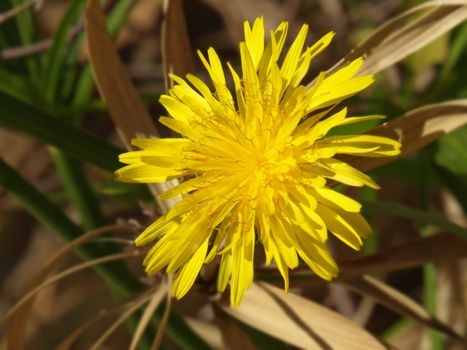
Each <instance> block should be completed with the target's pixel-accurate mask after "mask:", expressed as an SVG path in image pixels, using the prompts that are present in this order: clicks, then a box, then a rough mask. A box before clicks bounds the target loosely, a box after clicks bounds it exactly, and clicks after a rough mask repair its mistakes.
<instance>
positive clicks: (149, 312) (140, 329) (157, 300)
mask: <svg viewBox="0 0 467 350" xmlns="http://www.w3.org/2000/svg"><path fill="white" fill-rule="evenodd" d="M167 291H168V286H167V283H164V282H162V284H161V285H160V287H159V288H158V289H157V291H156V292H155V293H154V294H153V296H152V297H151V299H150V300H149V303H148V305H147V306H146V307H145V309H144V312H143V315H142V316H141V319H140V320H139V322H138V326H137V327H136V329H135V331H134V333H133V337H132V339H131V344H130V348H129V349H130V350H136V349H137V348H138V344H139V342H140V340H141V338H142V337H143V333H144V330H145V329H146V327H147V325H148V324H149V322H151V318H152V317H153V315H154V313H155V312H156V310H157V308H158V306H159V305H160V304H161V302H162V299H163V298H164V296H165V295H166V294H167Z"/></svg>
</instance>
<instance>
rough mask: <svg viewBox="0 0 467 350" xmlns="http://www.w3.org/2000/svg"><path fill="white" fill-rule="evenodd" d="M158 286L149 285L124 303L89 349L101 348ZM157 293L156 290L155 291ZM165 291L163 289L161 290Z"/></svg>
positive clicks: (97, 349) (149, 297)
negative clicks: (122, 307) (119, 313)
mask: <svg viewBox="0 0 467 350" xmlns="http://www.w3.org/2000/svg"><path fill="white" fill-rule="evenodd" d="M158 287H159V286H156V287H151V288H149V289H147V290H146V291H145V292H144V293H143V294H141V295H139V296H138V297H137V298H136V299H135V300H134V301H132V302H129V303H126V304H125V305H126V307H125V308H124V309H123V310H122V312H121V315H120V317H118V318H117V319H116V320H115V321H114V322H113V323H112V324H111V325H110V326H109V327H108V328H107V329H106V330H105V332H104V333H103V334H102V335H101V336H100V337H99V339H97V340H96V341H95V342H94V343H93V345H92V347H91V349H90V350H99V349H102V348H103V345H104V343H105V341H106V340H107V339H108V338H109V337H110V336H111V335H112V334H113V333H114V332H115V331H116V330H117V329H118V327H120V326H121V325H122V324H123V323H124V322H125V321H126V320H127V319H128V318H130V317H131V315H132V314H133V313H134V312H136V310H138V309H139V308H141V307H142V306H143V305H144V304H145V303H146V302H147V301H148V300H150V299H151V298H152V296H153V294H154V293H155V292H156V291H157V290H158V289H159V288H158ZM156 293H157V292H156ZM163 293H165V289H164V290H163Z"/></svg>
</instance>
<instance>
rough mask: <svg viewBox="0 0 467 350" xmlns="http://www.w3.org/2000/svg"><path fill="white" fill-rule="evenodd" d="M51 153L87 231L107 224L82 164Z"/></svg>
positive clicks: (53, 149) (52, 149) (54, 149)
mask: <svg viewBox="0 0 467 350" xmlns="http://www.w3.org/2000/svg"><path fill="white" fill-rule="evenodd" d="M50 153H51V155H52V158H53V160H54V163H55V166H56V168H57V170H58V173H59V175H60V177H61V179H62V181H63V183H64V187H65V190H66V191H67V194H68V198H69V199H70V201H71V202H72V203H73V205H74V207H75V208H76V210H77V211H78V213H79V214H80V217H81V225H82V226H83V228H84V229H85V230H86V231H89V230H91V229H93V228H97V227H100V226H103V225H105V224H106V220H105V219H104V216H103V215H102V212H101V209H100V205H99V201H98V200H97V197H96V196H95V194H94V192H93V190H92V188H91V186H90V185H89V183H88V181H87V179H86V175H85V174H84V172H83V169H82V167H81V164H80V162H78V161H77V160H75V159H73V158H71V157H70V156H68V155H66V154H65V153H63V152H61V151H59V150H58V149H56V148H51V149H50Z"/></svg>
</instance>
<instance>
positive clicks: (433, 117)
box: [343, 99, 467, 171]
mask: <svg viewBox="0 0 467 350" xmlns="http://www.w3.org/2000/svg"><path fill="white" fill-rule="evenodd" d="M464 124H467V99H462V100H454V101H449V102H444V103H437V104H432V105H427V106H424V107H420V108H417V109H414V110H412V111H409V112H407V113H406V114H404V115H402V116H400V117H398V118H396V119H393V120H391V121H390V122H388V123H386V124H384V125H382V126H379V127H377V128H374V129H372V130H370V131H369V132H368V134H371V135H379V136H386V137H390V138H392V139H395V140H398V141H399V142H401V144H402V148H401V154H400V155H398V156H396V157H385V158H368V157H345V161H346V162H348V163H349V164H352V165H353V166H355V167H356V168H358V169H360V170H362V171H364V170H370V169H373V168H377V167H379V166H382V165H384V164H386V163H390V162H393V161H395V160H396V159H398V158H401V157H404V156H406V155H409V154H411V153H414V152H415V151H418V150H419V149H421V148H423V147H424V146H426V145H427V144H429V143H431V142H433V141H435V140H436V139H438V138H439V137H440V136H442V135H444V134H447V133H449V132H451V131H453V130H454V129H457V128H459V127H461V126H462V125H464ZM343 158H344V157H343Z"/></svg>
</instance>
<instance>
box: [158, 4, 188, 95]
mask: <svg viewBox="0 0 467 350" xmlns="http://www.w3.org/2000/svg"><path fill="white" fill-rule="evenodd" d="M164 7H165V8H164V21H163V23H162V62H163V65H164V73H165V82H166V84H165V86H166V89H167V90H169V88H171V87H172V86H173V81H172V79H170V78H169V74H170V73H173V74H175V75H178V76H182V77H183V76H185V75H186V74H188V73H194V72H195V70H196V65H195V61H194V58H193V50H192V49H191V45H190V40H189V37H188V31H187V27H186V21H185V13H184V11H183V3H182V1H181V0H166V1H165V4H164Z"/></svg>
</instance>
